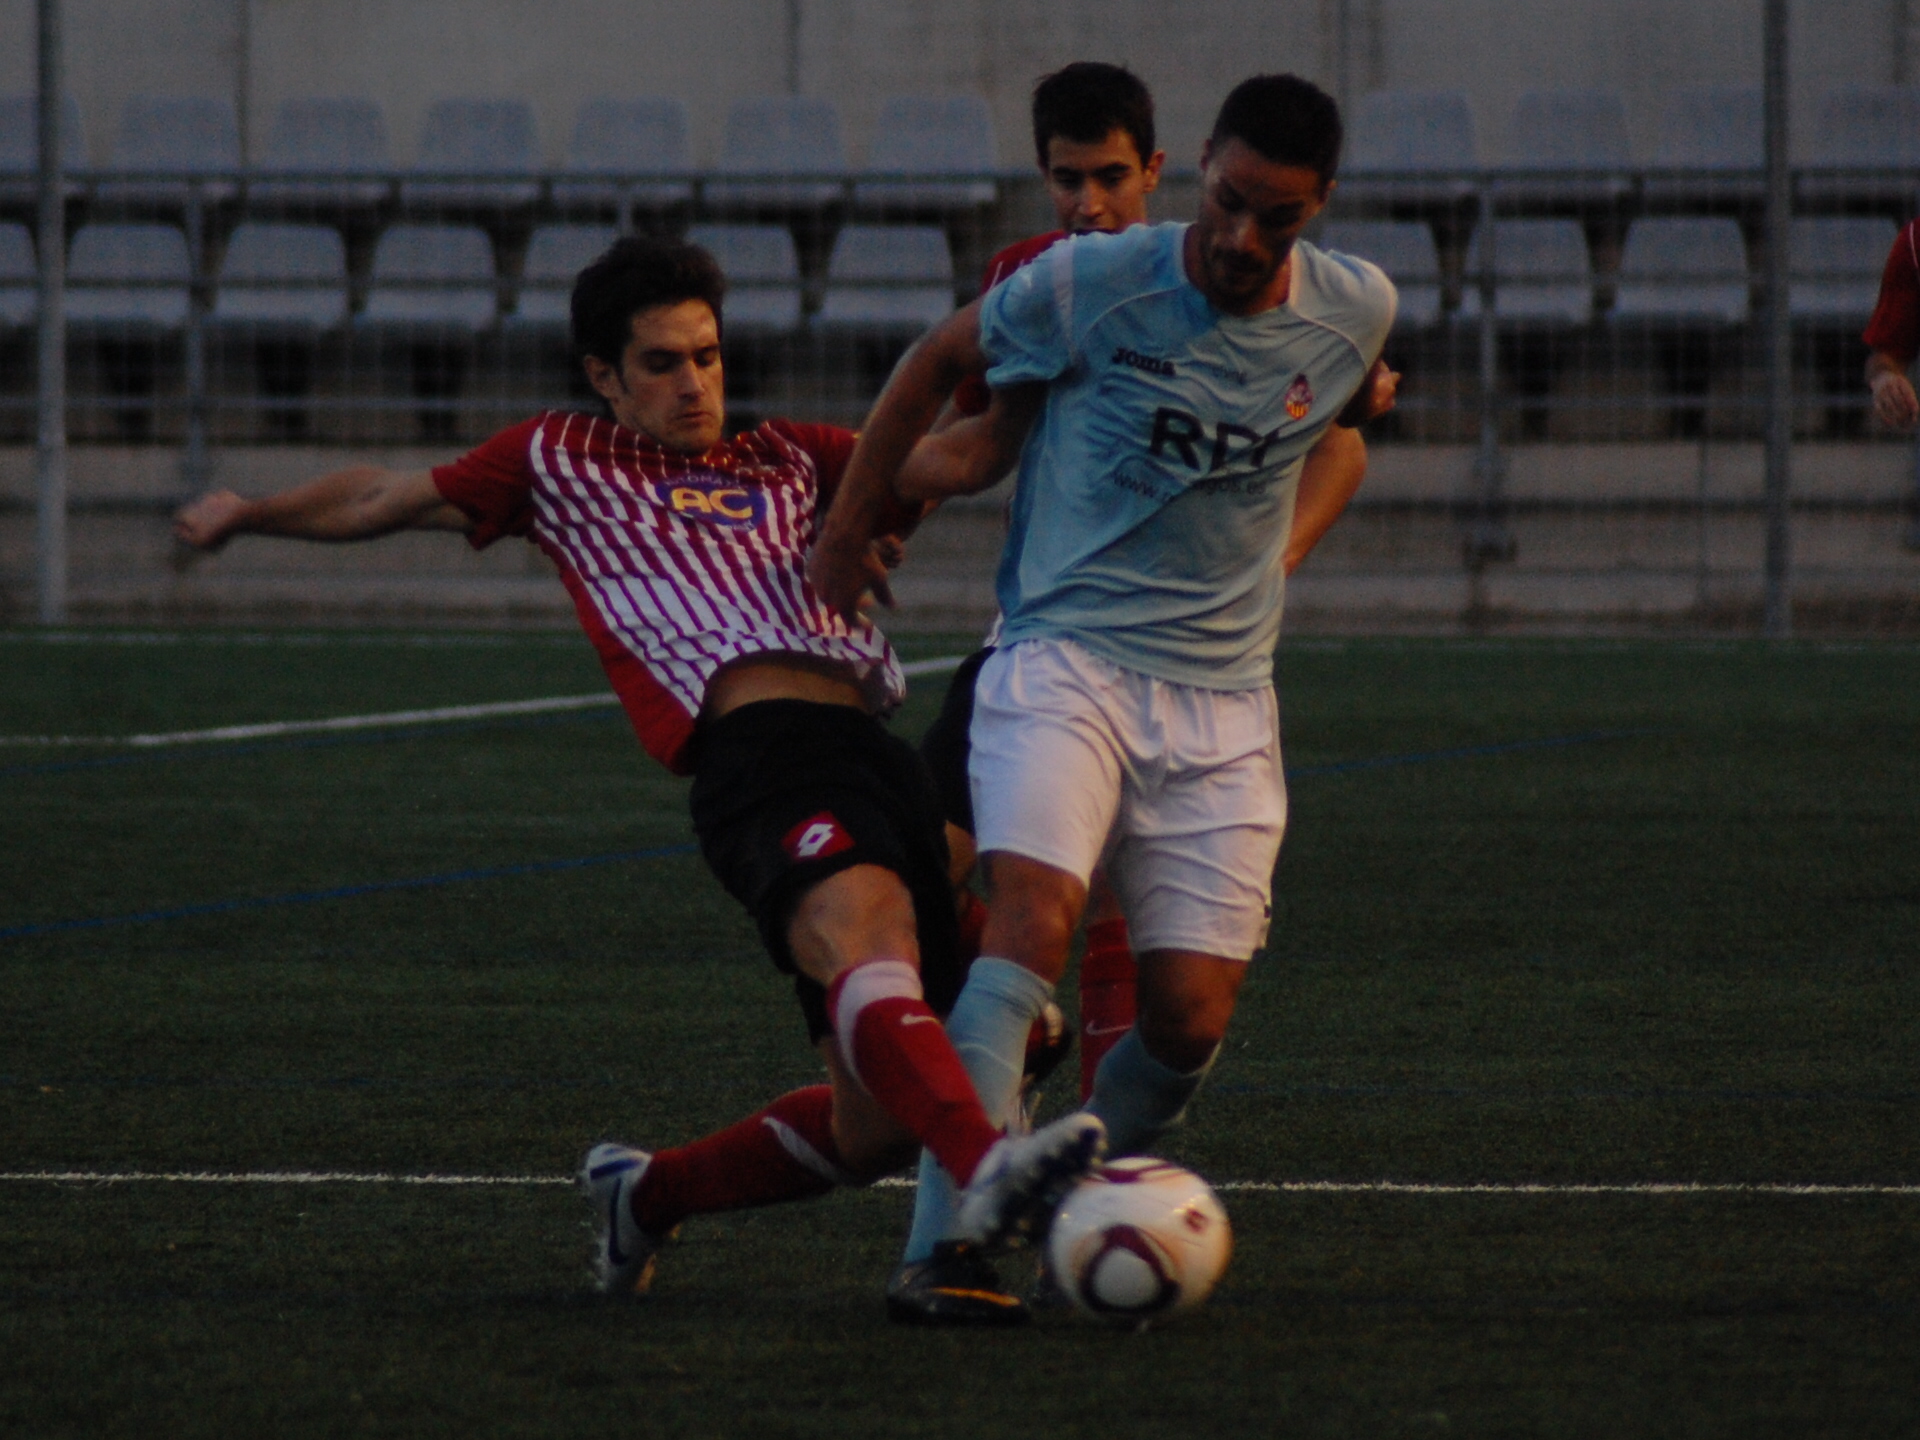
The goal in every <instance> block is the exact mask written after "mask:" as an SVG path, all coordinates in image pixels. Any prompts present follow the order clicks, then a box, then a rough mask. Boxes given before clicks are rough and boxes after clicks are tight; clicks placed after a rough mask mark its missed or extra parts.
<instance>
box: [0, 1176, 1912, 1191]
mask: <svg viewBox="0 0 1920 1440" xmlns="http://www.w3.org/2000/svg"><path fill="white" fill-rule="evenodd" d="M35 1183H39V1184H57V1185H158V1184H173V1185H449V1186H503V1187H505V1186H514V1187H524V1186H537V1185H571V1184H573V1183H574V1182H573V1177H572V1176H570V1175H433V1174H428V1175H396V1174H390V1173H387V1172H384V1171H356V1170H233V1171H227V1170H179V1171H158V1170H16V1171H11V1172H0V1184H16V1185H17V1184H35ZM877 1184H878V1185H879V1186H880V1187H881V1188H884V1189H889V1190H911V1189H912V1188H913V1186H914V1182H913V1181H912V1180H910V1179H907V1178H906V1177H905V1176H889V1177H887V1178H886V1179H884V1180H881V1181H879V1182H877ZM1213 1188H1214V1189H1216V1190H1219V1191H1221V1192H1223V1193H1226V1194H1233V1193H1240V1194H1266V1195H1460V1196H1573V1197H1579V1196H1588V1195H1677V1196H1688V1195H1754V1196H1776V1195H1777V1196H1809V1197H1814V1198H1845V1197H1849V1196H1870V1195H1898V1196H1920V1185H1802V1184H1781V1183H1772V1184H1769V1183H1759V1184H1740V1183H1735V1182H1726V1183H1715V1182H1689V1181H1666V1180H1649V1181H1638V1182H1622V1183H1618V1184H1593V1185H1586V1184H1577V1183H1576V1184H1565V1185H1550V1184H1534V1183H1527V1182H1523V1183H1518V1184H1471V1185H1427V1184H1419V1183H1411V1182H1405V1181H1398V1180H1224V1181H1221V1182H1220V1183H1219V1184H1217V1185H1215V1186H1214V1187H1213Z"/></svg>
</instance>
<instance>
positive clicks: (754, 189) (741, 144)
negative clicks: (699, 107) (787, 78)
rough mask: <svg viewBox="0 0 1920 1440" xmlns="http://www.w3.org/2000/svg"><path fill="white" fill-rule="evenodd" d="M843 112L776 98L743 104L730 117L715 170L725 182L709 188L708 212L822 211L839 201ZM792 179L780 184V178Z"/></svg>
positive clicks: (801, 100)
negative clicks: (734, 178) (719, 210)
mask: <svg viewBox="0 0 1920 1440" xmlns="http://www.w3.org/2000/svg"><path fill="white" fill-rule="evenodd" d="M846 168H847V159H846V153H845V151H843V150H842V149H841V146H840V112H839V111H838V110H836V109H834V107H833V105H832V103H831V102H829V101H826V100H814V99H806V98H803V97H800V96H777V97H772V98H768V99H760V100H742V101H740V102H738V103H737V104H736V105H734V107H733V109H732V110H731V111H730V112H728V115H727V132H726V141H725V143H724V145H723V147H722V149H721V152H720V163H719V165H717V166H716V167H715V169H716V171H717V173H718V174H720V175H723V176H730V175H738V176H744V177H748V178H749V179H750V180H751V181H753V182H754V183H747V181H745V180H714V181H712V182H711V183H709V184H708V186H707V188H706V201H707V204H708V205H709V206H710V207H713V208H715V209H722V210H789V211H803V212H805V211H818V210H821V209H823V208H825V207H826V206H829V205H832V204H833V203H834V202H835V201H837V200H838V199H839V198H840V195H841V185H840V181H839V180H838V178H835V179H831V180H823V179H812V180H806V179H804V178H803V177H810V176H834V177H838V176H840V175H843V174H844V173H845V172H846ZM787 176H791V177H794V178H793V179H790V180H784V181H783V180H782V178H781V177H787Z"/></svg>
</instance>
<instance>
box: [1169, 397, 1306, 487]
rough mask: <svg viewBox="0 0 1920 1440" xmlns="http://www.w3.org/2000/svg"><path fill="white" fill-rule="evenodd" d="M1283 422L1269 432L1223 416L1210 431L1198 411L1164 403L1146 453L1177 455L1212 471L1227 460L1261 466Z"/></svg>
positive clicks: (1196, 467)
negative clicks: (1249, 427)
mask: <svg viewBox="0 0 1920 1440" xmlns="http://www.w3.org/2000/svg"><path fill="white" fill-rule="evenodd" d="M1281 428H1282V427H1280V426H1278V425H1276V426H1275V427H1274V428H1273V429H1271V430H1269V431H1268V432H1267V433H1266V434H1264V435H1262V434H1260V433H1259V432H1258V431H1257V430H1249V429H1247V427H1246V426H1244V425H1235V424H1234V423H1233V422H1232V421H1230V420H1222V421H1221V422H1220V423H1219V424H1218V425H1216V426H1214V428H1213V433H1212V434H1211V435H1209V434H1208V433H1207V422H1206V421H1204V420H1202V419H1201V418H1200V417H1199V416H1198V415H1189V414H1188V413H1187V412H1186V411H1184V410H1175V409H1174V408H1173V407H1172V406H1170V405H1162V406H1161V407H1160V408H1159V409H1158V410H1156V411H1154V412H1153V439H1152V441H1151V443H1150V444H1149V446H1148V451H1147V453H1148V454H1150V455H1155V456H1170V455H1177V456H1179V457H1180V463H1181V464H1183V465H1185V466H1187V467H1188V468H1189V469H1192V470H1202V471H1207V472H1209V473H1211V472H1212V471H1215V470H1219V469H1222V468H1224V467H1225V466H1226V465H1227V464H1228V462H1232V463H1233V464H1235V465H1250V466H1252V467H1254V468H1255V469H1258V468H1259V467H1260V466H1261V465H1263V464H1265V463H1266V458H1267V447H1268V446H1270V445H1271V444H1273V442H1274V441H1276V440H1278V439H1279V438H1280V431H1281Z"/></svg>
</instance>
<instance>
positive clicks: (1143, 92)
mask: <svg viewBox="0 0 1920 1440" xmlns="http://www.w3.org/2000/svg"><path fill="white" fill-rule="evenodd" d="M1115 130H1124V131H1126V132H1127V135H1128V137H1129V138H1130V139H1131V140H1132V141H1133V148H1134V149H1136V150H1138V151H1139V152H1140V163H1141V164H1142V165H1144V164H1146V163H1147V161H1148V160H1150V159H1151V158H1153V92H1152V91H1151V90H1149V89H1147V86H1146V82H1145V81H1143V80H1142V79H1141V78H1140V77H1139V76H1138V75H1136V74H1134V73H1133V72H1132V71H1131V70H1129V69H1127V67H1126V66H1124V65H1108V64H1105V63H1103V62H1101V61H1099V60H1076V61H1074V63H1073V64H1071V65H1066V66H1062V67H1061V68H1060V69H1058V70H1056V71H1054V72H1053V73H1052V74H1051V75H1042V76H1041V77H1040V82H1039V83H1038V84H1037V85H1035V86H1034V87H1033V148H1034V150H1035V152H1036V153H1037V154H1038V155H1039V157H1040V163H1041V165H1043V166H1044V165H1045V164H1046V163H1047V142H1048V141H1050V140H1051V139H1053V137H1054V136H1056V135H1064V136H1065V137H1066V138H1067V139H1069V140H1077V141H1079V142H1080V143H1081V144H1083V145H1093V144H1097V143H1099V142H1100V141H1102V140H1104V139H1106V138H1107V136H1109V135H1111V134H1112V133H1113V132H1114V131H1115Z"/></svg>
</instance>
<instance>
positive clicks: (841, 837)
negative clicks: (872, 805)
mask: <svg viewBox="0 0 1920 1440" xmlns="http://www.w3.org/2000/svg"><path fill="white" fill-rule="evenodd" d="M780 848H781V849H783V850H785V851H786V852H787V856H788V858H789V859H792V860H796V861H798V860H824V859H826V858H827V857H828V856H829V855H838V854H839V853H840V852H841V851H842V850H851V849H852V848H853V837H852V836H851V835H849V834H847V832H846V828H845V827H844V826H843V825H841V823H840V822H839V821H838V820H836V819H834V818H833V812H832V811H831V810H822V811H821V812H820V813H819V814H818V815H812V816H809V817H808V818H807V819H805V820H802V821H801V822H800V823H799V824H798V825H796V826H794V827H793V829H791V830H789V831H788V832H787V833H786V835H785V836H784V837H783V838H782V839H781V841H780Z"/></svg>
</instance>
